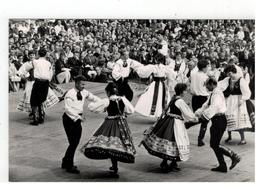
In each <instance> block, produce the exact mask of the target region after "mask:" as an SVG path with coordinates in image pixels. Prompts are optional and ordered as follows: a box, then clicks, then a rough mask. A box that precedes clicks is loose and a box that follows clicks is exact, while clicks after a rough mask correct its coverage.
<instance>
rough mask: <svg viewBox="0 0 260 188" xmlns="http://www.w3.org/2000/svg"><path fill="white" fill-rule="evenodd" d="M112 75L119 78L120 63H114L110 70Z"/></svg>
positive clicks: (116, 78)
mask: <svg viewBox="0 0 260 188" xmlns="http://www.w3.org/2000/svg"><path fill="white" fill-rule="evenodd" d="M112 77H113V78H114V79H115V80H119V79H120V78H121V72H120V65H119V63H116V64H115V66H114V68H113V70H112Z"/></svg>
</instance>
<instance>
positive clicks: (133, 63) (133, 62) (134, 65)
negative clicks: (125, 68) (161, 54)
mask: <svg viewBox="0 0 260 188" xmlns="http://www.w3.org/2000/svg"><path fill="white" fill-rule="evenodd" d="M143 66H144V65H143V64H142V63H140V62H138V61H136V60H133V59H131V62H130V67H131V68H132V69H133V70H134V71H137V69H138V68H140V67H143Z"/></svg>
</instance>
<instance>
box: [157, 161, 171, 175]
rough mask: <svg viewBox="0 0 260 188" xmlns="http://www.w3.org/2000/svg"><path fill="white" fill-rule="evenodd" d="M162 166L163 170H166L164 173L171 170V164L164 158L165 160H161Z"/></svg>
mask: <svg viewBox="0 0 260 188" xmlns="http://www.w3.org/2000/svg"><path fill="white" fill-rule="evenodd" d="M160 167H161V169H162V172H164V173H168V172H170V171H171V170H170V168H169V165H168V164H167V162H165V161H164V160H163V162H161V164H160Z"/></svg>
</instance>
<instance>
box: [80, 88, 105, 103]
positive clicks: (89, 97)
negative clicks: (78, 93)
mask: <svg viewBox="0 0 260 188" xmlns="http://www.w3.org/2000/svg"><path fill="white" fill-rule="evenodd" d="M84 92H86V100H88V101H92V102H98V101H99V100H101V99H100V98H99V97H97V96H96V95H93V94H92V93H91V92H89V91H87V90H84Z"/></svg>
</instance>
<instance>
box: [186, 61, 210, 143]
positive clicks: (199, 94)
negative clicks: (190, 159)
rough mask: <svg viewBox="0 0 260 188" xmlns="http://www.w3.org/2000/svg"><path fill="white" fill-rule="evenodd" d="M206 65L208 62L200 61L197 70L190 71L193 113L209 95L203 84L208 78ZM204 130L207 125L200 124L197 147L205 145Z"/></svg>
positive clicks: (204, 123)
mask: <svg viewBox="0 0 260 188" xmlns="http://www.w3.org/2000/svg"><path fill="white" fill-rule="evenodd" d="M208 65H209V62H208V61H207V60H200V61H199V62H198V64H197V67H198V69H199V70H198V71H191V84H190V90H191V93H192V109H193V111H194V112H195V111H196V110H197V109H198V108H200V107H201V106H202V105H203V104H204V102H205V101H206V100H207V98H208V95H209V93H208V91H207V88H206V86H205V82H206V80H207V79H208V76H207V74H206V73H207V71H208ZM206 130H207V123H206V122H203V123H201V126H200V132H199V136H198V146H203V145H205V144H204V142H203V138H204V136H205V134H206Z"/></svg>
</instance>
